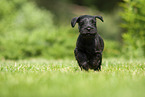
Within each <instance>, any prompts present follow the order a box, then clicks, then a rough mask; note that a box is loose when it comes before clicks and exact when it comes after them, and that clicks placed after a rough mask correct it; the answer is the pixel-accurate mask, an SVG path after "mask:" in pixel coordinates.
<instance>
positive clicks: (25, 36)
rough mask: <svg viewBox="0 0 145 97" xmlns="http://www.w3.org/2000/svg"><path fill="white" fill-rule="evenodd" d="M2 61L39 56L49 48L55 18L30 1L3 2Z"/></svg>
mask: <svg viewBox="0 0 145 97" xmlns="http://www.w3.org/2000/svg"><path fill="white" fill-rule="evenodd" d="M0 5H1V6H0V58H5V59H20V58H26V57H33V56H39V55H42V54H43V51H44V50H43V49H46V48H50V46H51V44H50V43H49V41H52V39H51V37H52V36H53V32H54V31H55V27H54V26H53V21H52V17H53V16H52V14H51V13H50V12H48V11H46V10H41V9H39V8H37V6H36V5H35V3H33V2H30V1H29V2H28V0H1V1H0Z"/></svg>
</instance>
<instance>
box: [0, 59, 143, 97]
mask: <svg viewBox="0 0 145 97" xmlns="http://www.w3.org/2000/svg"><path fill="white" fill-rule="evenodd" d="M0 97H145V61H144V59H139V60H137V59H135V60H124V59H103V64H102V71H100V72H94V71H89V72H85V71H81V70H80V69H79V67H78V65H77V62H76V61H75V60H44V59H31V60H19V61H9V60H6V61H4V60H3V61H1V62H0Z"/></svg>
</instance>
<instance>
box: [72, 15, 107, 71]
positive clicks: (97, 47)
mask: <svg viewBox="0 0 145 97" xmlns="http://www.w3.org/2000/svg"><path fill="white" fill-rule="evenodd" d="M96 18H98V19H100V20H101V21H102V22H103V18H102V17H101V16H90V15H83V16H80V17H75V18H73V19H72V21H71V26H72V27H74V26H75V24H76V23H78V27H79V32H80V35H79V37H78V39H77V43H76V48H75V50H74V53H75V58H76V60H77V62H78V64H79V66H80V68H81V69H84V70H86V71H88V70H89V69H94V70H95V71H96V70H98V71H99V70H101V63H102V52H103V49H104V41H103V39H102V38H101V37H100V35H99V34H98V33H97V27H96Z"/></svg>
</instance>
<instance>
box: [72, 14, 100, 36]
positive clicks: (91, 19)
mask: <svg viewBox="0 0 145 97" xmlns="http://www.w3.org/2000/svg"><path fill="white" fill-rule="evenodd" d="M96 18H98V19H100V20H101V21H102V22H103V18H102V16H90V15H83V16H80V17H75V18H73V19H72V21H71V26H72V27H74V26H75V24H76V23H78V27H79V32H80V34H82V35H83V36H92V35H95V34H96V33H97V27H96Z"/></svg>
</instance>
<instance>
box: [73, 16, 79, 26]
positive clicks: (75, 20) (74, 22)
mask: <svg viewBox="0 0 145 97" xmlns="http://www.w3.org/2000/svg"><path fill="white" fill-rule="evenodd" d="M77 20H78V17H75V18H73V19H72V20H71V26H72V27H74V26H75V25H76V23H77Z"/></svg>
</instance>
